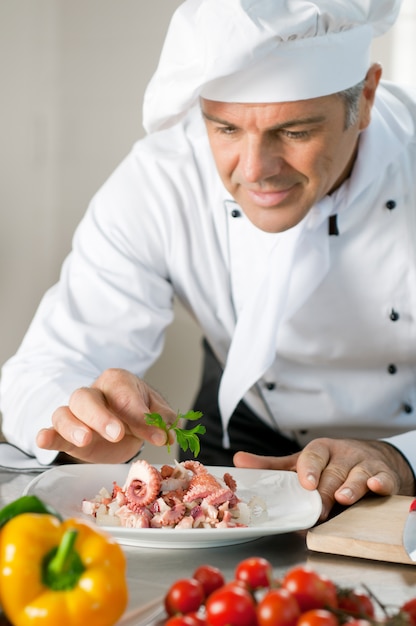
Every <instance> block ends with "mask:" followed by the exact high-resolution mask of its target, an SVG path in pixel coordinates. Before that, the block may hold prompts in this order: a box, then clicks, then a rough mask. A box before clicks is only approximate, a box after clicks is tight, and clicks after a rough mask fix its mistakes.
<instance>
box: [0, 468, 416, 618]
mask: <svg viewBox="0 0 416 626" xmlns="http://www.w3.org/2000/svg"><path fill="white" fill-rule="evenodd" d="M34 476H35V475H32V474H18V473H8V472H0V505H1V506H4V505H5V504H7V503H8V502H10V501H11V500H14V499H16V498H18V497H19V496H20V495H22V492H23V490H24V489H25V487H26V486H27V484H28V483H29V482H30V481H31V480H32V478H33V477H34ZM305 537H306V532H304V531H300V532H293V533H287V534H282V535H275V536H269V537H265V538H262V539H257V540H254V541H250V542H248V543H243V544H237V545H233V546H229V547H218V548H193V549H183V548H182V549H180V548H179V549H178V548H173V549H166V548H137V547H123V549H124V551H125V554H126V557H127V562H128V580H129V589H130V603H129V608H128V610H127V612H126V615H125V616H124V617H123V619H122V620H121V622H120V626H144V625H145V624H154V623H156V622H157V619H158V618H159V619H160V606H161V605H160V600H161V598H162V597H163V595H164V593H165V591H166V590H167V587H168V586H169V585H170V584H171V583H172V582H173V581H174V580H176V579H178V578H181V577H188V576H190V575H191V574H192V572H193V571H194V569H195V568H196V567H197V566H198V565H201V564H203V563H209V564H211V565H215V566H216V567H219V568H220V569H221V570H222V571H223V573H224V575H225V576H226V578H227V579H228V580H230V579H231V578H232V577H233V572H234V568H235V566H236V564H237V563H238V562H239V561H241V560H242V559H244V558H246V557H249V556H263V557H265V558H267V559H269V561H271V563H272V564H273V567H274V572H275V575H276V577H279V576H281V575H282V574H283V573H284V572H285V571H286V570H287V569H289V568H290V567H293V566H294V565H296V564H305V563H307V564H309V565H310V566H311V567H313V568H314V569H316V570H317V571H318V572H320V573H323V574H325V575H327V576H329V577H330V578H332V579H333V580H334V581H335V582H336V583H337V584H339V585H341V586H343V587H356V586H358V585H360V583H364V584H365V585H367V586H368V587H369V588H370V589H371V591H372V592H373V594H375V596H376V597H378V598H380V600H381V601H382V602H383V603H384V604H385V605H387V606H389V605H391V606H398V605H400V604H402V603H403V602H404V601H406V600H408V599H410V598H412V597H416V567H415V566H414V565H398V564H393V563H385V562H383V561H370V560H366V559H360V558H354V557H343V556H335V555H327V554H323V553H317V552H316V553H315V552H312V551H309V550H308V549H307V547H306V540H305ZM158 613H159V615H158Z"/></svg>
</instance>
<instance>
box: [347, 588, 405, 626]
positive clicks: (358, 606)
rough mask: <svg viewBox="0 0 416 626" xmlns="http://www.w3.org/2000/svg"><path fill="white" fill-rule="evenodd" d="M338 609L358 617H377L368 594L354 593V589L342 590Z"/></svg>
mask: <svg viewBox="0 0 416 626" xmlns="http://www.w3.org/2000/svg"><path fill="white" fill-rule="evenodd" d="M338 608H339V609H341V610H342V611H347V612H348V613H351V615H356V616H357V617H363V618H366V617H371V618H373V617H374V616H375V609H374V604H373V602H372V600H371V598H370V597H369V596H368V595H367V594H365V593H360V592H358V591H354V590H353V589H341V590H340V591H338ZM415 626H416V625H415Z"/></svg>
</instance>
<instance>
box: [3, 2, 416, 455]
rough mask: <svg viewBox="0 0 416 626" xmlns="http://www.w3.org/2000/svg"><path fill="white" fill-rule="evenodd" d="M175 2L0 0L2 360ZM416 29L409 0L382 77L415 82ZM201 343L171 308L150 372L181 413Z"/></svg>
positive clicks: (119, 154)
mask: <svg viewBox="0 0 416 626" xmlns="http://www.w3.org/2000/svg"><path fill="white" fill-rule="evenodd" d="M179 4H180V0H151V1H149V0H147V1H145V0H117V1H116V0H69V1H68V0H12V1H10V0H0V77H1V83H0V89H1V97H0V298H1V306H0V363H3V362H4V361H5V360H6V359H7V358H8V357H9V356H11V355H12V354H13V353H14V352H15V350H16V349H17V347H18V345H19V343H20V341H21V339H22V337H23V334H24V332H25V330H26V328H27V326H28V324H29V322H30V320H31V318H32V316H33V314H34V312H35V309H36V307H37V305H38V302H39V300H40V298H41V296H42V294H43V293H44V291H45V290H46V289H47V288H48V287H49V286H51V285H52V284H53V283H54V282H55V281H56V280H57V278H58V273H59V269H60V265H61V263H62V260H63V259H64V257H65V256H66V255H67V253H68V252H69V250H70V245H71V237H72V234H73V231H74V229H75V227H76V225H77V223H78V221H79V220H80V218H81V216H82V215H83V213H84V211H85V209H86V207H87V204H88V202H89V200H90V198H91V196H92V195H93V194H94V193H95V191H96V190H97V188H98V187H99V186H100V185H101V184H102V183H103V182H104V180H105V179H106V177H107V176H108V175H109V174H110V173H111V171H112V170H113V168H114V167H115V166H116V165H117V164H118V163H119V161H120V160H121V159H122V158H123V157H124V156H125V154H126V153H127V152H128V151H129V149H130V147H131V145H132V143H133V142H134V141H135V140H136V139H137V138H139V137H140V136H141V135H142V134H143V129H142V126H141V101H142V95H143V92H144V89H145V86H146V84H147V82H148V80H149V78H150V76H151V74H152V72H153V70H154V69H155V67H156V64H157V60H158V56H159V52H160V48H161V45H162V42H163V38H164V34H165V32H166V28H167V25H168V22H169V19H170V17H171V15H172V13H173V11H174V10H175V9H176V7H177V6H179ZM415 35H416V2H415V0H404V4H403V8H402V12H401V17H400V19H399V22H398V23H397V25H396V26H395V27H394V29H393V30H392V31H391V32H390V33H389V34H388V35H385V36H384V37H382V38H381V39H380V40H378V41H377V42H376V44H375V46H374V54H373V56H374V60H377V61H380V62H382V64H383V66H384V68H385V72H384V75H385V77H387V78H392V79H396V78H398V79H400V80H402V81H405V82H413V84H416V77H415V72H414V69H413V68H414V59H415V58H416V43H415V42H416V37H415ZM412 65H413V68H412V67H411V66H412ZM199 339H200V335H199V331H198V329H197V328H196V327H195V325H194V323H193V322H192V321H191V320H190V319H189V318H188V316H187V315H186V313H185V312H184V311H183V310H182V309H181V308H180V307H177V317H176V321H175V323H174V324H173V326H172V327H171V328H170V330H169V333H168V337H167V345H166V350H165V352H164V355H163V357H162V358H161V359H160V361H159V362H158V363H157V364H156V365H155V366H154V367H153V369H152V371H151V372H149V375H148V379H149V380H150V382H151V383H152V384H153V385H154V386H156V387H157V388H158V389H159V390H160V391H161V392H162V393H163V394H164V395H165V397H167V399H168V400H169V401H170V402H171V404H172V406H173V407H174V408H177V409H178V410H181V411H185V410H187V409H188V408H189V406H190V403H191V401H192V398H193V395H194V393H195V390H196V386H197V383H198V380H199V375H200V347H199ZM163 455H164V453H163V452H162V453H161V454H160V453H159V451H157V453H154V452H153V451H152V452H150V450H148V453H147V456H148V458H149V459H150V460H152V461H153V462H161V460H162V458H163Z"/></svg>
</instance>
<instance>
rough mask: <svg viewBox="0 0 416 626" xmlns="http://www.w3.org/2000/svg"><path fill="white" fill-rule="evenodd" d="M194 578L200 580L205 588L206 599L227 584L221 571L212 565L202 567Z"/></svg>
mask: <svg viewBox="0 0 416 626" xmlns="http://www.w3.org/2000/svg"><path fill="white" fill-rule="evenodd" d="M192 578H195V580H199V582H200V583H201V585H202V586H203V588H204V593H205V597H206V598H208V596H209V595H211V593H212V592H213V591H215V590H216V589H219V588H220V587H222V586H223V585H224V584H225V578H224V576H223V574H222V572H221V570H219V569H218V567H213V566H212V565H200V566H199V567H197V568H196V570H195V571H194V573H193V574H192Z"/></svg>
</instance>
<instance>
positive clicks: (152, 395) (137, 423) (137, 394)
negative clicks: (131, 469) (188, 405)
mask: <svg viewBox="0 0 416 626" xmlns="http://www.w3.org/2000/svg"><path fill="white" fill-rule="evenodd" d="M92 388H96V389H98V390H99V391H100V392H101V393H102V394H103V396H104V397H105V399H106V402H107V404H108V407H109V409H110V410H111V412H112V413H113V414H114V415H117V416H118V417H120V418H121V420H122V421H123V423H124V424H125V425H127V426H128V429H129V430H130V432H131V433H132V434H133V435H135V436H136V437H137V438H139V439H143V440H146V441H149V442H151V443H152V444H154V445H156V446H163V445H165V444H166V433H165V432H164V431H163V430H161V429H160V428H158V427H156V426H149V425H147V424H146V422H145V416H146V414H147V413H159V414H160V415H161V416H162V417H163V419H164V420H165V421H166V422H167V423H172V422H173V421H174V419H175V418H176V413H175V412H174V411H173V410H172V409H171V407H170V406H169V405H168V404H167V402H166V401H165V400H164V399H163V398H162V396H161V395H160V394H159V393H158V392H157V391H155V390H154V389H152V388H151V387H150V386H149V385H147V384H146V383H145V382H144V381H142V380H141V379H139V378H137V377H136V376H134V375H133V374H131V373H130V372H127V371H125V370H119V369H110V370H106V371H105V372H103V374H102V375H101V376H100V377H99V378H98V379H97V380H96V381H95V383H93V385H92Z"/></svg>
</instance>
